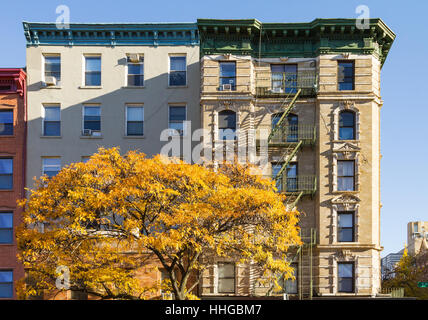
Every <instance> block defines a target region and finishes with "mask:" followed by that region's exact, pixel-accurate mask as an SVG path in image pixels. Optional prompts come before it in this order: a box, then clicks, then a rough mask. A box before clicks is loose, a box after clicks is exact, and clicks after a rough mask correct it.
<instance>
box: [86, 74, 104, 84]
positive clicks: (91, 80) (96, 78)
mask: <svg viewBox="0 0 428 320" xmlns="http://www.w3.org/2000/svg"><path fill="white" fill-rule="evenodd" d="M85 85H87V86H100V85H101V72H90V73H88V72H87V73H86V74H85Z"/></svg>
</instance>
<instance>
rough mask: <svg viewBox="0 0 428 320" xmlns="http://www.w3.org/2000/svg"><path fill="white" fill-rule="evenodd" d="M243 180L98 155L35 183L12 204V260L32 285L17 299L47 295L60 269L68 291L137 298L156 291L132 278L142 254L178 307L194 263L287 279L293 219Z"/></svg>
mask: <svg viewBox="0 0 428 320" xmlns="http://www.w3.org/2000/svg"><path fill="white" fill-rule="evenodd" d="M253 172H254V168H252V167H250V166H240V165H236V164H226V163H225V164H223V165H222V166H221V167H220V169H219V170H217V172H215V171H214V170H212V169H210V168H207V167H203V166H200V165H190V164H186V163H184V162H182V161H180V160H177V159H176V160H174V161H165V159H164V158H162V157H161V156H155V157H153V158H150V159H149V158H146V157H145V156H144V154H141V153H137V152H134V151H131V152H128V153H127V154H126V155H124V156H121V155H120V153H119V150H118V149H117V148H112V149H103V148H101V149H99V152H98V153H97V154H95V155H93V156H92V157H91V159H90V160H89V161H88V162H86V163H76V164H71V165H69V166H67V167H65V168H63V169H62V170H61V171H60V172H59V173H58V175H56V176H55V177H53V178H52V179H47V178H46V177H42V178H41V179H39V180H37V181H36V182H35V188H34V189H33V190H31V195H30V197H29V199H28V200H27V201H25V200H22V201H21V202H20V204H21V205H22V206H24V208H25V213H24V217H23V218H24V222H25V223H24V225H23V226H22V227H21V228H20V229H19V231H18V236H17V239H18V245H19V249H20V253H19V257H20V259H21V260H22V261H23V263H24V266H25V267H26V268H28V269H30V270H31V273H32V277H33V278H34V279H35V281H32V284H31V285H27V286H23V287H22V288H21V289H20V291H21V292H20V296H28V295H31V294H34V292H39V291H40V290H42V289H43V290H45V291H55V290H56V288H55V280H56V277H57V275H56V274H55V270H56V267H57V266H60V265H63V266H67V267H68V268H69V269H70V284H71V286H72V288H74V289H76V290H84V291H86V292H89V293H92V294H94V295H97V296H99V297H100V298H112V299H119V298H120V299H137V298H144V297H146V296H147V292H155V291H156V290H157V289H156V288H154V287H143V286H142V285H141V284H140V282H139V281H138V279H137V278H136V276H135V274H136V273H135V272H136V270H138V269H140V268H142V267H144V266H146V265H147V263H148V260H147V259H148V258H147V257H148V253H150V254H151V257H152V259H153V257H155V258H156V259H157V262H158V263H159V264H160V265H161V266H162V267H163V268H164V269H166V270H169V274H170V276H171V277H172V278H173V279H172V280H173V281H172V282H171V283H170V289H171V291H172V292H174V294H175V296H176V298H178V299H185V298H187V299H191V298H195V297H194V296H193V295H192V293H191V290H190V291H188V289H189V288H192V286H193V287H194V285H195V283H196V282H195V281H196V280H195V279H194V277H193V278H192V276H191V275H192V274H195V273H196V272H198V271H200V270H202V269H203V268H204V267H206V266H204V265H203V264H202V263H201V261H202V260H201V258H202V257H203V256H204V255H211V254H217V255H220V256H224V257H231V258H234V259H236V260H237V261H238V260H239V261H243V262H245V261H247V262H248V261H250V260H251V261H252V262H254V263H257V264H258V265H259V266H261V267H262V268H264V269H266V270H269V272H270V273H271V274H275V273H278V272H280V273H282V274H288V275H291V273H290V270H291V268H290V266H289V263H288V261H287V258H286V252H287V250H288V248H289V247H290V246H291V245H296V244H300V243H301V242H300V238H299V229H298V227H297V223H298V212H297V211H288V210H287V209H286V207H285V205H284V199H285V198H284V196H282V195H279V194H278V193H276V192H275V187H274V184H273V183H272V181H270V180H267V179H263V178H262V177H260V176H259V175H253V174H252V173H253ZM41 225H44V228H43V230H42V229H41V228H40V226H41ZM158 289H160V288H158Z"/></svg>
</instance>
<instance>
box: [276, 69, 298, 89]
mask: <svg viewBox="0 0 428 320" xmlns="http://www.w3.org/2000/svg"><path fill="white" fill-rule="evenodd" d="M271 78H272V91H273V92H275V93H296V92H297V64H272V65H271Z"/></svg>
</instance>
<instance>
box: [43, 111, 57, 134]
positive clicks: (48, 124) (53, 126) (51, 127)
mask: <svg viewBox="0 0 428 320" xmlns="http://www.w3.org/2000/svg"><path fill="white" fill-rule="evenodd" d="M43 108H44V116H43V135H44V136H60V135H61V108H60V107H59V106H44V107H43Z"/></svg>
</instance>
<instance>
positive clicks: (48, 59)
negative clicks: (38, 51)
mask: <svg viewBox="0 0 428 320" xmlns="http://www.w3.org/2000/svg"><path fill="white" fill-rule="evenodd" d="M44 58H45V82H46V81H47V80H48V77H53V78H55V80H54V81H55V82H54V84H55V85H57V86H59V85H61V56H59V55H49V56H44Z"/></svg>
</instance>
